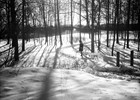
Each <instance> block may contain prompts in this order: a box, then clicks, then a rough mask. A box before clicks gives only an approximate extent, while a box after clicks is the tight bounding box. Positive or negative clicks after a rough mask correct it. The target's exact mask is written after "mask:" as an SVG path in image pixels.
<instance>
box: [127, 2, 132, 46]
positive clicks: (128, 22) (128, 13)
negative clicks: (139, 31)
mask: <svg viewBox="0 0 140 100" xmlns="http://www.w3.org/2000/svg"><path fill="white" fill-rule="evenodd" d="M130 2H131V0H128V12H127V48H129V29H130V27H129V26H130V25H129V24H130Z"/></svg>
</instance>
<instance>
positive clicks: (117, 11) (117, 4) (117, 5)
mask: <svg viewBox="0 0 140 100" xmlns="http://www.w3.org/2000/svg"><path fill="white" fill-rule="evenodd" d="M116 20H117V27H116V33H117V40H116V43H117V44H119V29H118V27H119V0H116Z"/></svg>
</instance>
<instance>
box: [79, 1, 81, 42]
mask: <svg viewBox="0 0 140 100" xmlns="http://www.w3.org/2000/svg"><path fill="white" fill-rule="evenodd" d="M81 3H82V1H81V0H80V15H79V19H80V41H81Z"/></svg>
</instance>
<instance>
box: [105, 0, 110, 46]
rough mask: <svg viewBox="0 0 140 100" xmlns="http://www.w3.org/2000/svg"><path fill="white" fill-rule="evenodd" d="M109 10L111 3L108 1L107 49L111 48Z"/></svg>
mask: <svg viewBox="0 0 140 100" xmlns="http://www.w3.org/2000/svg"><path fill="white" fill-rule="evenodd" d="M109 8H110V1H109V0H108V1H107V14H106V15H107V19H106V20H107V47H109V16H110V15H109V14H110V13H109Z"/></svg>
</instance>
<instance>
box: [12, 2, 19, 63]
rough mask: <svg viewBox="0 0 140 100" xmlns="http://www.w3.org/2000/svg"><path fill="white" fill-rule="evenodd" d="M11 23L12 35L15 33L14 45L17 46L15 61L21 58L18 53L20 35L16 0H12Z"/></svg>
mask: <svg viewBox="0 0 140 100" xmlns="http://www.w3.org/2000/svg"><path fill="white" fill-rule="evenodd" d="M11 23H12V35H13V37H12V38H13V46H14V48H15V50H14V58H15V61H18V60H19V54H18V37H17V35H18V34H17V33H16V27H17V25H16V11H15V0H11Z"/></svg>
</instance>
